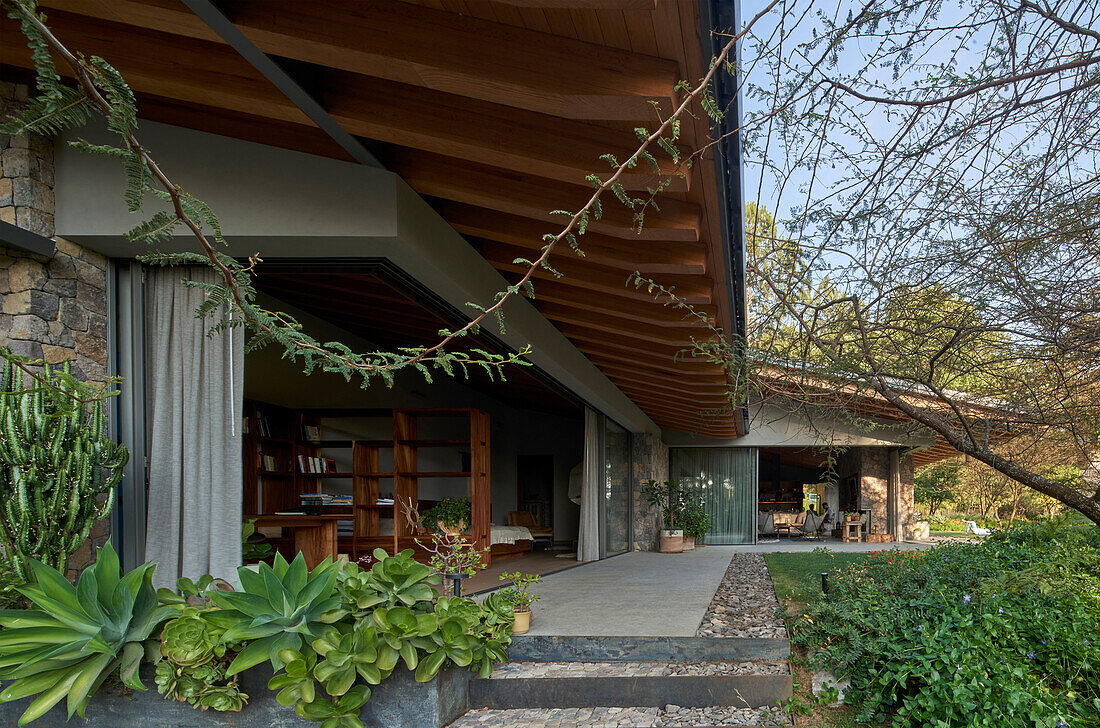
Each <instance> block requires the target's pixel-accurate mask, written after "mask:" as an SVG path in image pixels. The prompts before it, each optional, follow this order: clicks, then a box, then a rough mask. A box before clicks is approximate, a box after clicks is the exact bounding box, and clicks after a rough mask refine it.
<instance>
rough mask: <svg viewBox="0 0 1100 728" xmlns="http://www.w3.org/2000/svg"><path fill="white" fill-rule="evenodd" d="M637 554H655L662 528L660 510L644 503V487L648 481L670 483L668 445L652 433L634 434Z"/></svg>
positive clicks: (635, 543)
mask: <svg viewBox="0 0 1100 728" xmlns="http://www.w3.org/2000/svg"><path fill="white" fill-rule="evenodd" d="M633 440H634V454H633V461H634V488H633V490H632V498H633V505H634V550H635V551H656V550H657V540H658V536H659V531H660V528H661V524H660V522H659V521H658V518H657V509H655V508H652V507H650V505H649V504H648V503H646V502H645V496H644V495H643V494H642V483H644V482H645V481H647V480H650V479H652V480H657V481H665V480H668V445H666V444H665V443H663V442H662V441H661V436H660V435H657V434H654V433H651V432H644V433H634V438H633Z"/></svg>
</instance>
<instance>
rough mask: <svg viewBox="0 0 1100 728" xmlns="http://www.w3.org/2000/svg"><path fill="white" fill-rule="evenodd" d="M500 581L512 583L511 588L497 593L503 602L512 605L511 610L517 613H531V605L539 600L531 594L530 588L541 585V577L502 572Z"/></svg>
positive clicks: (536, 595)
mask: <svg viewBox="0 0 1100 728" xmlns="http://www.w3.org/2000/svg"><path fill="white" fill-rule="evenodd" d="M500 580H501V581H510V582H512V586H509V587H506V588H504V589H501V590H500V592H498V593H499V594H500V595H501V597H502V598H503V599H504V600H505V601H507V602H508V603H510V604H511V605H512V609H514V610H515V611H517V612H529V611H531V605H532V604H534V603H535V602H537V601H538V600H539V595H538V594H532V593H531V587H532V586H534V585H535V584H540V583H542V577H541V576H539V575H538V574H524V573H522V572H519V571H517V572H515V573H513V574H509V573H508V572H504V573H503V574H501V575H500Z"/></svg>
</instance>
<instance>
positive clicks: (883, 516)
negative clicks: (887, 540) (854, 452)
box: [859, 447, 890, 533]
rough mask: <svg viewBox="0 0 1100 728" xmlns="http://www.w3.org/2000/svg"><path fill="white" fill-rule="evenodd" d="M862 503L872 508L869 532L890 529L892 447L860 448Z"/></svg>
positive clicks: (882, 531)
mask: <svg viewBox="0 0 1100 728" xmlns="http://www.w3.org/2000/svg"><path fill="white" fill-rule="evenodd" d="M859 456H860V457H859V462H860V468H859V470H860V504H861V506H862V507H863V508H864V509H867V508H870V509H871V522H870V523H869V524H868V525H867V532H868V533H872V532H875V531H877V532H879V533H887V532H889V531H890V518H889V512H890V506H889V491H890V488H889V486H890V449H889V448H885V447H861V448H859Z"/></svg>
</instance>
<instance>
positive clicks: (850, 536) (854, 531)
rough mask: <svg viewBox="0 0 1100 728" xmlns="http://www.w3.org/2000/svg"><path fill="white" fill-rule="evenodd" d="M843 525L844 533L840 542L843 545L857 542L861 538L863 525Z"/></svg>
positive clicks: (853, 522)
mask: <svg viewBox="0 0 1100 728" xmlns="http://www.w3.org/2000/svg"><path fill="white" fill-rule="evenodd" d="M843 525H844V531H843V532H842V534H841V537H840V540H841V541H843V542H844V543H851V542H853V541H859V540H860V539H861V538H862V537H863V524H862V523H860V522H859V521H845V522H844V524H843Z"/></svg>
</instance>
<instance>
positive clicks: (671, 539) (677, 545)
mask: <svg viewBox="0 0 1100 728" xmlns="http://www.w3.org/2000/svg"><path fill="white" fill-rule="evenodd" d="M683 550H684V532H683V531H682V530H680V529H679V528H677V529H668V528H666V529H664V530H662V531H661V553H662V554H678V553H680V552H681V551H683Z"/></svg>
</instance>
